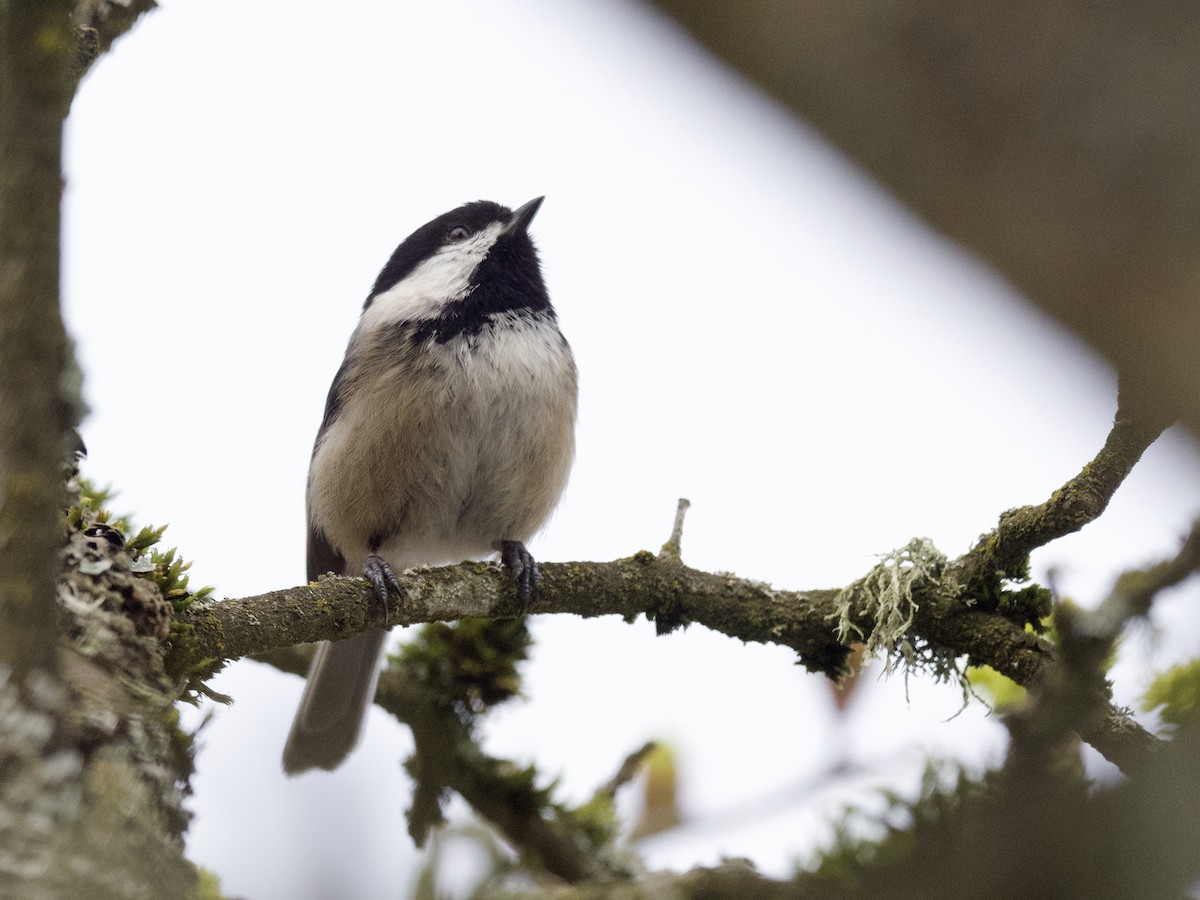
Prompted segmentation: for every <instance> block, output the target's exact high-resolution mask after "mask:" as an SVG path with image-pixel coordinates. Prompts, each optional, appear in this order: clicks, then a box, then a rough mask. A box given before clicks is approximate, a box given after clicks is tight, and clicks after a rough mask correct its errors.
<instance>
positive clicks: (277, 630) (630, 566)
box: [172, 552, 1154, 761]
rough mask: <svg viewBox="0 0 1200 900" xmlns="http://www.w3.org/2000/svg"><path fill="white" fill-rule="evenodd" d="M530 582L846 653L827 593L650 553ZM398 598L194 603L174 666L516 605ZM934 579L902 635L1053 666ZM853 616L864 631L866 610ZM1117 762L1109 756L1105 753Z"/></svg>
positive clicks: (1027, 674)
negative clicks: (961, 608)
mask: <svg viewBox="0 0 1200 900" xmlns="http://www.w3.org/2000/svg"><path fill="white" fill-rule="evenodd" d="M540 568H541V572H542V583H541V585H540V587H539V590H538V592H537V595H536V596H535V597H534V600H533V602H532V604H531V605H530V607H529V609H528V611H529V612H530V613H534V614H536V613H547V614H549V613H556V614H573V615H580V616H584V617H593V616H602V615H619V616H622V617H623V618H625V619H626V620H628V621H630V622H632V621H633V620H634V619H635V618H637V617H638V616H640V615H642V614H645V615H646V616H647V617H648V618H652V619H655V620H656V623H657V625H658V627H659V628H660V630H663V629H665V630H670V628H672V627H679V626H681V625H684V624H688V623H696V624H700V625H704V626H706V627H708V628H711V629H712V630H714V631H718V632H720V633H722V634H727V635H729V636H731V637H736V638H738V639H740V640H743V641H748V642H756V643H775V644H780V645H782V646H785V647H790V648H791V649H793V650H795V651H796V652H797V653H798V654H799V656H800V661H801V662H802V663H803V664H804V665H805V666H807V667H808V668H809V669H810V670H811V671H817V672H822V673H824V674H826V675H827V676H829V677H831V678H837V677H839V676H840V674H841V667H842V664H843V662H844V660H845V656H846V654H847V653H848V648H847V647H845V646H844V645H842V644H840V643H838V640H837V637H836V634H835V625H834V622H835V620H836V619H837V616H838V607H837V604H836V602H835V598H836V596H837V594H838V592H837V591H834V590H816V591H804V592H799V591H780V590H775V589H773V588H769V587H767V586H766V585H763V584H761V583H758V582H753V581H746V580H743V579H739V578H735V577H733V576H731V575H716V574H711V573H708V572H701V571H698V570H696V569H691V568H689V567H687V566H683V565H680V564H678V563H673V562H670V561H667V560H664V559H661V558H659V557H656V556H654V555H653V554H651V553H648V552H644V553H639V554H637V555H635V556H633V557H631V558H628V559H620V560H615V561H613V562H609V563H543V564H542V565H541V567H540ZM399 577H400V582H401V585H402V586H403V587H404V589H405V599H404V601H403V602H399V603H394V604H392V607H391V609H390V610H389V611H388V615H387V617H386V620H385V619H384V617H383V611H382V610H380V609H379V608H378V607H377V606H376V605H375V603H374V599H373V598H374V594H373V592H372V590H371V588H370V587H369V585H368V584H367V583H366V582H365V581H364V580H362V579H357V578H333V577H330V578H325V579H322V580H320V581H318V582H317V583H315V584H312V585H305V586H301V587H295V588H288V589H286V590H282V591H274V592H271V593H269V594H263V595H261V596H257V597H247V598H243V599H240V600H226V601H221V602H213V603H198V604H195V606H194V607H193V609H192V611H191V612H190V613H189V614H188V615H187V617H186V619H185V620H184V622H185V624H187V625H189V626H191V627H192V628H194V632H193V639H192V640H191V641H190V642H189V645H188V647H187V651H186V652H187V654H188V658H187V659H186V660H185V659H181V658H176V659H175V660H173V661H172V666H173V667H174V668H176V669H177V670H178V668H179V667H180V666H183V667H184V668H186V667H187V666H188V665H190V664H198V663H200V662H202V661H203V660H207V659H236V658H238V657H241V656H246V655H250V654H261V653H264V652H266V651H269V650H274V649H277V648H282V647H287V646H289V645H291V644H296V643H304V642H311V641H316V640H339V639H342V638H346V637H350V636H351V635H354V634H357V633H359V632H360V631H363V630H365V629H366V628H368V627H378V626H379V625H380V624H383V623H384V622H385V621H386V624H388V625H413V624H417V623H420V622H431V621H451V620H455V619H459V618H463V617H469V616H487V617H492V618H497V617H499V618H504V617H514V616H516V615H518V613H519V609H518V603H517V599H516V596H515V595H514V593H513V591H512V589H511V587H510V585H509V584H508V581H507V577H506V575H505V573H504V571H503V570H502V569H501V568H500V567H499V566H495V565H490V564H483V563H463V564H461V565H458V566H447V567H444V568H438V569H417V570H411V571H408V572H405V573H403V574H401V575H400V576H399ZM941 591H942V588H940V587H939V586H938V585H923V586H922V587H921V589H920V590H919V591H918V592H917V594H916V597H917V604H918V608H917V612H916V614H915V616H914V621H913V635H914V639H915V638H921V639H923V640H925V641H927V642H929V643H931V644H933V645H935V646H937V647H939V648H946V649H947V650H948V652H951V653H953V654H955V655H958V656H963V655H966V656H968V657H969V658H970V661H971V663H973V664H975V665H982V664H986V665H990V666H992V667H993V668H995V669H997V671H1000V672H1002V673H1004V674H1006V675H1008V676H1009V677H1011V678H1013V680H1015V681H1017V682H1018V683H1020V684H1023V685H1026V686H1029V685H1032V684H1034V683H1036V681H1037V680H1038V679H1039V678H1040V677H1041V676H1042V674H1043V672H1044V671H1045V669H1046V668H1047V667H1048V666H1049V665H1052V664H1053V662H1054V649H1053V647H1052V646H1051V645H1050V644H1048V643H1047V642H1046V641H1045V640H1043V639H1041V638H1039V637H1037V636H1036V635H1033V634H1030V633H1028V632H1026V631H1025V630H1024V629H1023V628H1021V627H1019V626H1017V625H1015V624H1014V623H1012V622H1010V621H1008V620H1007V619H1005V618H1003V617H1002V616H1000V615H997V614H995V613H985V612H980V611H973V610H972V611H966V612H957V611H955V612H940V610H945V609H947V608H950V605H951V604H952V603H953V602H954V598H952V597H948V596H946V595H945V594H944V593H942V592H941ZM855 621H856V622H857V623H858V624H859V625H860V627H864V628H865V629H866V630H869V629H870V628H871V619H870V614H869V612H868V611H866V610H861V611H859V612H858V613H857V615H856V618H855ZM1105 721H1106V722H1107V723H1109V724H1105V723H1097V725H1096V726H1095V728H1094V730H1093V731H1092V732H1090V733H1089V741H1090V742H1092V743H1094V744H1095V745H1096V746H1097V749H1101V752H1104V749H1103V748H1104V745H1105V740H1106V735H1107V732H1108V730H1109V725H1111V727H1112V728H1115V729H1119V730H1120V732H1121V733H1122V734H1123V735H1129V734H1134V735H1137V736H1138V740H1136V741H1132V742H1122V744H1123V746H1124V745H1125V744H1128V745H1129V746H1134V745H1137V746H1141V745H1151V744H1152V743H1153V741H1154V739H1153V738H1151V737H1149V736H1148V735H1146V732H1145V731H1144V729H1142V728H1141V726H1139V725H1137V723H1136V722H1135V721H1133V719H1132V718H1131V717H1129V716H1126V715H1123V714H1121V713H1120V711H1118V710H1115V709H1112V710H1109V711H1108V716H1107V717H1106V720H1105ZM1114 761H1117V760H1114Z"/></svg>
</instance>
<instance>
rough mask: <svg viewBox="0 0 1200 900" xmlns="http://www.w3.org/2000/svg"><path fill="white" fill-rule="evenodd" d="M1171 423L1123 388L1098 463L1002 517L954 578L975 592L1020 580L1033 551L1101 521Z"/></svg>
mask: <svg viewBox="0 0 1200 900" xmlns="http://www.w3.org/2000/svg"><path fill="white" fill-rule="evenodd" d="M1168 424H1170V423H1169V422H1168V421H1166V420H1165V419H1163V418H1161V417H1159V416H1156V415H1155V414H1154V413H1153V411H1152V410H1151V409H1147V408H1146V407H1145V406H1143V405H1142V404H1140V403H1138V402H1137V401H1136V400H1135V399H1133V397H1131V392H1130V391H1129V390H1127V389H1123V390H1122V392H1121V398H1120V401H1119V402H1118V404H1117V414H1116V418H1115V420H1114V422H1113V427H1112V429H1111V430H1110V431H1109V433H1108V438H1107V440H1105V442H1104V447H1103V448H1102V449H1101V450H1100V452H1099V453H1097V454H1096V457H1095V459H1093V460H1092V461H1091V462H1089V463H1088V464H1087V465H1085V466H1084V467H1083V470H1082V471H1081V472H1080V473H1079V474H1078V475H1076V476H1075V477H1074V478H1072V479H1070V480H1069V481H1068V482H1067V483H1066V484H1064V485H1063V486H1062V487H1061V488H1059V489H1058V490H1057V491H1055V492H1054V494H1053V495H1052V496H1051V497H1050V499H1048V500H1046V501H1045V502H1044V503H1040V504H1038V505H1037V506H1023V507H1021V508H1020V509H1014V510H1009V511H1008V512H1006V513H1004V514H1003V515H1002V516H1001V517H1000V522H999V524H998V525H997V526H996V528H994V529H993V530H992V531H990V532H988V533H987V534H985V535H983V536H982V537H981V538H980V539H979V541H978V542H977V543H976V545H975V546H974V547H973V548H972V549H971V551H970V552H969V553H967V554H966V555H965V556H963V557H962V558H961V559H960V560H958V562H957V563H956V564H955V566H954V570H953V576H954V577H955V578H956V579H957V581H958V582H959V583H960V584H961V585H963V587H964V588H965V589H966V590H967V591H972V592H976V591H978V589H979V587H980V586H982V585H984V584H985V583H987V582H994V581H995V580H997V579H1002V578H1015V579H1019V578H1022V577H1023V575H1024V572H1025V571H1026V570H1027V567H1028V564H1029V554H1030V553H1031V552H1032V551H1034V550H1036V549H1037V548H1038V547H1043V546H1045V545H1046V544H1048V543H1050V542H1051V541H1053V540H1056V539H1058V538H1060V537H1063V536H1065V535H1068V534H1072V533H1074V532H1076V531H1079V530H1080V529H1081V528H1083V526H1085V525H1087V524H1088V523H1089V522H1093V521H1095V520H1096V519H1097V518H1099V517H1100V515H1101V514H1102V513H1103V512H1104V510H1105V509H1106V508H1107V507H1108V503H1109V501H1110V500H1111V499H1112V497H1113V494H1115V493H1116V490H1117V488H1118V487H1120V486H1121V483H1122V482H1123V481H1124V480H1125V478H1126V477H1127V476H1128V475H1129V473H1130V472H1131V471H1132V470H1133V467H1134V466H1135V465H1136V464H1137V462H1138V460H1139V459H1141V458H1142V454H1143V453H1145V452H1146V448H1148V447H1149V446H1150V445H1151V444H1152V443H1154V441H1156V440H1157V439H1158V437H1159V435H1161V434H1162V432H1163V430H1164V429H1165V428H1166V427H1167V425H1168Z"/></svg>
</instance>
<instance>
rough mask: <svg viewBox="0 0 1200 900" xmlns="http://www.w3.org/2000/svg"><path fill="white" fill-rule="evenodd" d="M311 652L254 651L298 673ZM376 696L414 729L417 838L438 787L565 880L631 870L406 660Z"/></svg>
mask: <svg viewBox="0 0 1200 900" xmlns="http://www.w3.org/2000/svg"><path fill="white" fill-rule="evenodd" d="M311 658H312V653H311V650H310V648H308V647H285V648H282V649H279V650H274V651H271V652H269V653H264V654H260V655H258V656H256V657H255V659H257V660H258V661H260V662H264V663H267V664H269V665H272V666H274V667H275V668H277V669H280V670H282V671H284V672H292V673H294V674H297V675H303V674H305V673H306V672H307V671H308V665H309V662H310V660H311ZM375 703H376V704H377V705H378V706H379V707H380V708H382V709H384V710H386V711H387V712H389V713H391V714H392V715H393V716H395V717H396V718H397V719H398V720H399V721H401V722H404V723H405V724H407V725H408V726H409V727H410V728H411V729H412V733H413V739H414V743H415V745H416V755H415V756H414V758H413V759H412V760H410V761H409V764H408V768H409V771H410V774H412V776H413V779H414V781H415V782H416V785H417V790H416V792H415V795H414V798H413V802H412V807H411V808H410V811H409V820H410V833H412V836H413V839H414V840H415V841H416V843H417V844H418V845H422V844H423V843H424V839H425V836H426V835H425V832H426V831H427V830H428V828H429V826H430V825H433V824H437V823H438V822H439V821H440V817H441V809H440V802H439V800H440V797H439V795H440V794H441V792H442V791H444V790H445V789H450V790H453V791H455V792H456V793H458V794H459V795H460V796H461V797H462V798H463V799H464V800H466V801H467V803H469V804H470V805H471V808H472V809H474V810H475V812H477V813H478V814H479V815H480V816H482V817H483V818H485V819H486V820H487V821H489V822H490V823H491V824H492V825H493V826H494V827H495V828H496V829H497V830H498V831H499V832H500V833H501V834H503V835H504V836H505V837H506V838H507V839H508V840H509V842H510V843H511V844H512V846H514V847H516V848H518V850H519V851H520V852H521V854H522V855H523V856H524V857H526V861H527V863H529V865H530V867H531V868H533V869H539V868H544V869H545V870H546V871H547V872H550V873H551V874H553V875H555V876H556V877H558V878H560V879H562V880H563V881H566V882H580V881H594V880H606V879H611V878H614V877H623V876H625V875H626V874H627V873H626V872H625V871H624V869H623V868H622V867H621V866H620V864H619V863H618V862H617V861H616V860H614V859H612V858H611V857H610V855H609V854H607V853H606V852H604V851H603V850H602V849H601V846H600V845H602V844H603V843H604V842H603V841H597V840H595V835H593V834H589V833H588V830H587V829H586V827H584V823H583V822H580V821H572V820H571V819H570V817H569V816H567V815H564V814H562V811H561V810H555V809H553V808H552V802H551V798H550V796H549V793H548V791H546V790H544V789H539V788H538V786H537V785H536V784H534V783H533V782H532V781H531V780H530V778H529V777H527V776H528V774H529V773H528V772H526V771H522V770H520V769H519V768H518V767H517V766H515V765H514V764H512V763H510V762H507V761H505V760H501V759H497V758H495V757H493V756H489V755H488V754H486V753H484V752H483V751H482V750H481V749H480V748H479V746H478V744H477V743H476V742H475V741H474V740H472V738H471V735H470V733H469V731H468V730H467V729H466V728H464V725H463V722H462V720H461V719H460V718H459V717H458V715H457V714H456V713H455V712H454V710H453V709H452V708H451V707H450V706H449V705H448V703H447V702H446V698H445V697H443V696H441V695H440V693H439V691H438V690H437V688H436V687H435V686H433V685H430V684H429V683H428V681H427V679H424V678H422V677H420V675H419V674H417V673H415V672H412V671H410V670H409V667H408V666H406V665H405V664H404V663H403V662H402V661H398V660H395V659H393V660H391V661H390V663H389V665H388V667H387V669H386V670H385V671H384V673H383V674H382V676H381V677H380V680H379V687H378V689H377V691H376V694H375ZM613 790H614V792H615V788H614V789H613ZM556 813H558V814H556Z"/></svg>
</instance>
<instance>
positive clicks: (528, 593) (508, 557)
mask: <svg viewBox="0 0 1200 900" xmlns="http://www.w3.org/2000/svg"><path fill="white" fill-rule="evenodd" d="M500 561H501V562H502V563H504V568H506V569H508V575H509V577H510V578H512V580H513V583H514V584H516V586H517V598H518V600H520V609H519V611H520V612H521V613H522V614H524V613H525V611H526V610H527V609H528V608H529V602H530V601H531V600H532V599H533V589H534V588H535V587H537V583H538V581H539V580H540V579H541V576H540V575H539V574H538V567H537V563H536V562H535V561H534V559H533V556H532V555H531V554H530V553H529V551H528V550H526V549H525V545H524V544H523V543H521V542H520V541H501V542H500Z"/></svg>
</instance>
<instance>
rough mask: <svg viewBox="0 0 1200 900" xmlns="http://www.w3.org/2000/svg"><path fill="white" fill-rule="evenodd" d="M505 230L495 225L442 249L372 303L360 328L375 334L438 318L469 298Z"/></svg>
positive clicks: (500, 224)
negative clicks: (386, 327)
mask: <svg viewBox="0 0 1200 900" xmlns="http://www.w3.org/2000/svg"><path fill="white" fill-rule="evenodd" d="M503 229H504V225H503V223H500V222H493V223H492V224H491V225H489V226H487V228H485V229H483V230H482V231H480V232H479V233H478V234H475V235H472V236H471V237H469V238H467V240H465V241H462V242H461V243H457V244H448V245H447V246H445V247H442V248H441V249H439V250H438V251H437V253H435V254H434V255H433V256H431V257H429V259H427V260H425V261H424V262H422V263H421V264H420V265H418V266H417V267H416V268H415V269H413V270H412V271H411V272H409V273H408V275H406V276H405V277H404V279H403V280H401V281H400V282H398V283H397V284H395V285H394V286H392V287H390V288H388V289H387V290H386V291H384V292H383V293H382V294H379V295H378V296H377V297H376V298H375V299H374V300H372V301H371V305H370V306H369V307H367V309H366V310H365V311H364V312H363V314H362V322H361V325H360V327H361V328H363V329H365V330H373V329H375V328H378V327H380V326H382V325H388V324H390V323H392V322H404V321H414V320H419V319H433V318H436V317H437V316H438V315H439V314H440V313H441V311H442V308H443V307H444V306H445V305H446V304H447V303H449V302H452V301H454V300H461V299H462V298H463V297H465V296H466V295H467V293H468V291H469V290H470V287H471V276H472V275H474V274H475V270H476V269H477V268H479V264H480V263H481V262H483V261H484V260H485V259H487V255H488V252H489V251H490V250H491V249H492V245H493V244H495V243H496V240H497V238H499V237H500V233H501V232H502V231H503Z"/></svg>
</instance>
